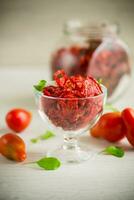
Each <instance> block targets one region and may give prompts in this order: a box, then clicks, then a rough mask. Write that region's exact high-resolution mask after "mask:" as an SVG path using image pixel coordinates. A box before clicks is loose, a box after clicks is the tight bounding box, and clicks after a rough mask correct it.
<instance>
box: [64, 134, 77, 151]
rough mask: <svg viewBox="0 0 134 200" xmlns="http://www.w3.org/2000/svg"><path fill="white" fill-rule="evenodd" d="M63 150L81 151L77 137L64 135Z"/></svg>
mask: <svg viewBox="0 0 134 200" xmlns="http://www.w3.org/2000/svg"><path fill="white" fill-rule="evenodd" d="M63 149H66V150H79V146H78V141H77V137H75V136H67V135H64V143H63Z"/></svg>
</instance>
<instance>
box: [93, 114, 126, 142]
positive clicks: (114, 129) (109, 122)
mask: <svg viewBox="0 0 134 200" xmlns="http://www.w3.org/2000/svg"><path fill="white" fill-rule="evenodd" d="M90 133H91V135H92V136H94V137H102V138H104V139H106V140H108V141H109V142H117V141H119V140H121V139H122V138H123V137H124V136H125V134H126V127H125V125H124V122H123V119H122V117H121V113H120V112H111V113H106V114H104V115H102V116H101V118H100V119H99V121H98V123H97V124H96V125H95V126H94V127H93V128H92V129H91V131H90Z"/></svg>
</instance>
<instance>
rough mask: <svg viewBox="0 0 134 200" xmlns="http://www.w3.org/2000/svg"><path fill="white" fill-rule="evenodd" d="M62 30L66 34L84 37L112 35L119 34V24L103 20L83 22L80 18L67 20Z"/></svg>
mask: <svg viewBox="0 0 134 200" xmlns="http://www.w3.org/2000/svg"><path fill="white" fill-rule="evenodd" d="M63 31H64V34H66V35H70V36H72V35H74V36H75V35H76V36H79V37H85V38H87V37H88V38H97V37H99V38H103V37H112V36H117V35H118V34H119V24H118V23H109V22H105V21H101V22H90V21H87V22H83V21H80V20H68V21H66V22H65V23H64V27H63Z"/></svg>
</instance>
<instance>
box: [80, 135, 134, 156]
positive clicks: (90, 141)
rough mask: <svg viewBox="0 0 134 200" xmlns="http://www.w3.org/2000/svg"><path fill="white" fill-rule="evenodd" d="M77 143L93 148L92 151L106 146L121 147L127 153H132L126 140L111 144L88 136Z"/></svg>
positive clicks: (82, 137) (131, 148)
mask: <svg viewBox="0 0 134 200" xmlns="http://www.w3.org/2000/svg"><path fill="white" fill-rule="evenodd" d="M79 142H80V144H83V145H86V146H89V147H90V148H94V149H102V150H103V149H104V148H105V147H107V146H110V145H114V146H119V147H122V148H123V149H124V150H125V151H129V152H130V151H134V149H133V147H132V146H131V145H130V144H129V143H128V142H127V141H126V139H125V140H122V141H120V142H116V143H111V142H107V141H105V140H103V139H100V138H94V137H91V136H88V135H84V136H81V137H80V138H79Z"/></svg>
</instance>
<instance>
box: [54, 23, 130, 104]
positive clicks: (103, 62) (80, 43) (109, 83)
mask: <svg viewBox="0 0 134 200" xmlns="http://www.w3.org/2000/svg"><path fill="white" fill-rule="evenodd" d="M51 69H52V74H53V73H54V72H55V71H57V70H58V69H64V70H65V71H66V73H67V74H68V75H76V74H81V75H83V76H86V75H91V76H93V77H95V78H96V79H102V83H103V84H104V85H105V86H106V87H107V89H108V99H109V100H110V101H113V100H115V99H116V98H117V97H119V96H120V95H121V93H123V90H124V89H125V88H126V86H127V85H128V82H129V80H130V75H131V68H130V62H129V50H128V47H127V46H126V44H125V43H124V42H123V41H121V40H120V38H119V37H118V26H117V25H116V24H107V23H95V24H91V23H81V22H80V21H69V22H67V23H66V24H65V25H64V37H63V38H62V40H61V42H60V43H59V44H58V46H57V48H56V50H55V51H54V52H53V53H52V56H51Z"/></svg>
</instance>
